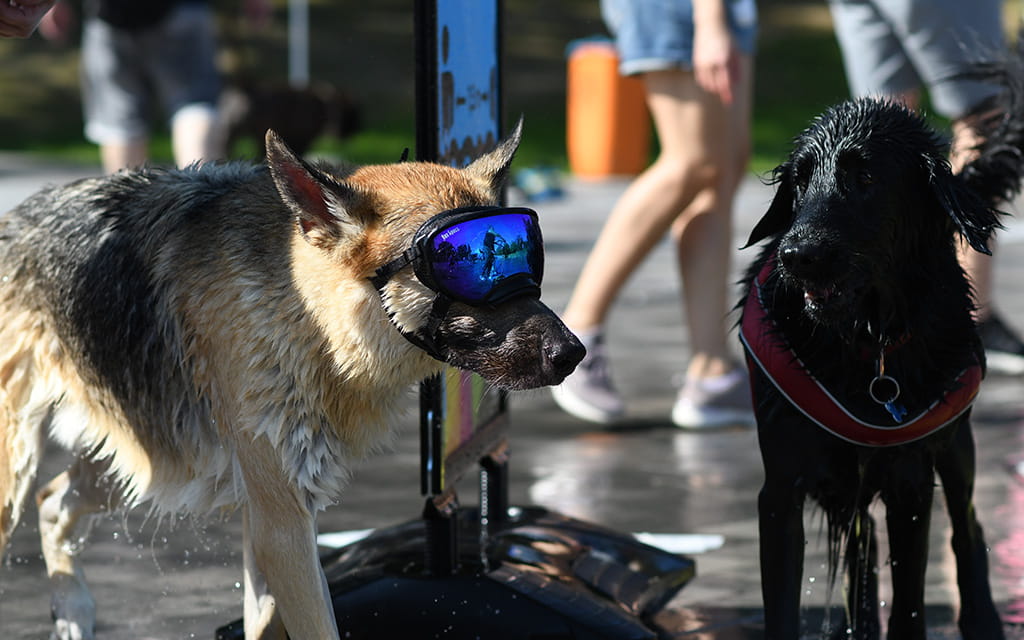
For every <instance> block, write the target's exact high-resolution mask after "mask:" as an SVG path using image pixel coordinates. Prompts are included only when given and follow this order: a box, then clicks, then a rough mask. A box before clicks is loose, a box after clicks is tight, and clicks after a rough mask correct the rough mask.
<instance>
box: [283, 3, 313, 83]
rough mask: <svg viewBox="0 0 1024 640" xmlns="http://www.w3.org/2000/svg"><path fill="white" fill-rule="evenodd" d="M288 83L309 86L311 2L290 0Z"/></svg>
mask: <svg viewBox="0 0 1024 640" xmlns="http://www.w3.org/2000/svg"><path fill="white" fill-rule="evenodd" d="M288 83H289V84H290V85H291V86H292V87H294V88H296V89H302V88H305V87H307V86H309V2H308V0H288Z"/></svg>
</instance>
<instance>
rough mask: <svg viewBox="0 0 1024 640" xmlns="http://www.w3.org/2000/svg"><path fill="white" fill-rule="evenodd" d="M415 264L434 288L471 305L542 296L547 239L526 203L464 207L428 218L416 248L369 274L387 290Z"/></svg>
mask: <svg viewBox="0 0 1024 640" xmlns="http://www.w3.org/2000/svg"><path fill="white" fill-rule="evenodd" d="M408 265H412V268H413V270H414V272H415V273H416V277H417V278H419V280H420V282H422V283H423V284H425V285H426V286H427V287H429V288H430V289H432V290H433V291H435V292H437V293H439V294H442V295H444V296H448V297H449V298H451V299H453V300H458V301H460V302H464V303H466V304H468V305H471V306H487V305H494V304H498V303H500V302H502V301H504V300H508V299H509V298H513V297H516V296H520V295H537V296H539V295H540V283H541V279H542V277H543V275H544V240H543V239H542V238H541V233H540V226H539V225H538V224H537V213H536V212H535V211H533V210H532V209H527V208H525V207H496V206H484V207H464V208H461V209H449V210H447V211H442V212H441V213H439V214H437V215H435V216H433V217H432V218H430V219H429V220H427V221H426V222H425V223H423V225H422V226H421V227H420V228H419V230H418V231H417V232H416V235H415V236H413V240H412V246H411V247H410V248H409V249H407V250H406V251H404V252H403V253H402V255H401V256H399V257H398V258H396V259H395V260H392V261H391V262H389V263H387V264H385V265H384V266H383V267H381V268H380V269H377V272H376V274H375V275H374V276H373V277H371V278H370V280H371V282H373V284H374V286H376V287H377V289H378V290H380V289H382V288H383V287H384V285H385V284H386V283H387V281H388V280H389V279H391V277H392V276H393V275H394V274H395V273H397V272H398V271H399V270H401V269H403V268H405V267H406V266H408Z"/></svg>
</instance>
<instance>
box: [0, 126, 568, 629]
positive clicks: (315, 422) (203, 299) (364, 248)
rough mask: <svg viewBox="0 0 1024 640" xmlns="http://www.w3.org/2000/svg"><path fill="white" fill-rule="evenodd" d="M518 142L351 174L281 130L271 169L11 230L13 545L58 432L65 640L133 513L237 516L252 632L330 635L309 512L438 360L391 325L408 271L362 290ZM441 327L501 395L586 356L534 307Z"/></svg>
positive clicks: (6, 339) (405, 318)
mask: <svg viewBox="0 0 1024 640" xmlns="http://www.w3.org/2000/svg"><path fill="white" fill-rule="evenodd" d="M518 142H519V130H518V129H517V130H516V131H515V132H514V133H513V135H512V136H511V137H510V138H509V139H508V140H506V141H504V142H503V143H502V144H501V145H500V146H499V147H498V148H497V149H496V150H494V151H493V152H491V153H490V154H488V155H486V156H484V157H482V158H480V159H479V160H477V161H476V162H474V163H473V164H471V165H470V166H469V167H467V168H465V169H461V170H460V169H454V168H450V167H445V166H441V165H435V164H427V163H414V162H409V163H400V164H395V165H383V166H367V167H362V168H357V169H348V170H342V169H337V168H331V167H327V166H311V165H309V164H307V163H305V162H304V161H302V160H301V159H299V158H298V157H297V156H295V155H294V154H293V153H292V152H291V151H290V150H289V149H288V148H287V147H286V146H285V145H284V144H283V143H282V142H281V141H280V139H279V138H277V136H276V135H274V134H273V133H272V132H271V133H268V135H267V166H249V165H243V164H224V165H207V166H203V167H200V168H190V169H187V170H184V171H175V170H161V169H142V170H139V171H131V172H121V173H119V174H116V175H114V176H111V177H106V178H98V179H87V180H82V181H79V182H76V183H73V184H71V185H68V186H65V187H55V188H49V189H46V190H44V191H42V192H40V193H38V194H37V195H35V196H33V197H32V198H30V199H29V200H27V201H26V202H25V203H24V204H22V205H20V206H19V207H17V208H16V209H14V210H13V211H12V212H10V213H9V214H7V215H6V216H4V217H2V218H0V276H2V278H0V552H2V551H3V549H4V547H5V546H6V543H7V541H8V540H9V538H10V535H11V532H12V530H13V528H14V527H15V526H16V524H17V522H18V516H19V514H20V512H21V511H22V507H23V503H24V500H25V498H26V496H27V495H28V493H29V492H30V489H31V487H32V484H33V481H34V479H35V475H36V469H37V466H38V464H39V459H40V456H41V455H42V452H43V443H44V440H45V439H46V438H47V436H49V437H50V438H52V439H53V440H55V441H56V442H58V443H60V444H61V445H63V446H64V447H65V448H67V449H69V450H70V451H72V452H73V453H75V454H76V461H75V462H74V463H73V465H72V466H71V468H69V469H68V471H66V472H65V473H63V474H61V475H60V476H58V477H57V478H56V479H54V480H52V481H51V482H50V483H49V484H47V485H46V486H45V487H43V488H42V489H41V490H40V491H39V492H38V494H37V501H38V504H39V513H40V534H41V538H42V545H43V551H44V555H45V558H46V564H47V570H48V573H49V574H50V577H51V581H52V586H53V591H54V594H53V605H54V619H55V624H56V628H55V632H56V637H59V638H62V639H65V638H90V637H92V634H93V624H94V618H95V612H94V609H95V607H94V604H93V601H92V598H91V596H90V595H89V592H88V590H87V588H86V586H85V584H84V581H83V579H82V571H81V569H80V567H79V566H78V564H77V561H76V559H75V558H74V557H73V556H72V555H70V554H69V553H68V551H67V550H68V548H69V546H70V545H69V544H68V541H69V539H70V536H72V535H73V532H74V529H75V525H76V524H77V523H78V521H79V520H80V519H82V518H83V517H84V516H87V515H88V514H91V513H93V512H96V511H102V510H108V509H111V508H115V507H131V506H134V505H136V504H139V503H143V502H150V503H151V504H152V506H153V508H154V509H155V510H157V511H158V512H163V513H168V512H178V511H185V512H190V513H197V514H203V513H206V512H209V511H211V510H214V509H217V508H220V507H225V506H229V507H230V506H236V505H237V506H241V507H242V516H243V525H244V532H245V536H244V538H245V539H244V564H245V602H244V615H245V630H246V637H247V638H269V637H275V638H276V637H284V630H285V629H287V633H288V634H289V636H290V637H291V638H292V639H293V640H303V639H313V638H316V639H318V640H319V639H323V638H337V637H338V630H337V629H336V627H335V623H334V619H333V612H332V610H331V608H330V604H329V601H328V597H327V593H326V588H327V585H326V582H325V580H324V577H323V574H322V571H321V569H320V566H319V563H318V560H317V554H316V546H315V539H314V536H315V514H316V513H317V511H318V510H320V509H322V508H323V507H325V506H326V505H328V504H330V503H331V502H333V501H334V500H336V499H337V497H338V495H339V493H340V491H341V490H342V487H343V485H344V484H345V481H346V476H347V472H348V467H349V464H350V461H351V460H353V459H356V458H358V457H360V456H364V455H366V454H367V453H369V452H371V451H373V450H374V449H376V448H378V447H380V446H381V445H382V444H385V443H386V442H387V439H388V430H389V426H390V425H391V423H392V417H393V415H394V414H395V412H396V411H397V410H398V408H399V406H400V405H401V403H400V400H401V399H402V397H403V395H404V394H405V393H406V391H407V389H408V386H409V385H410V383H413V382H415V381H417V380H420V379H422V378H424V377H426V376H428V375H430V374H432V373H434V372H436V371H437V370H438V368H439V367H440V366H441V363H440V362H438V361H437V360H435V359H433V358H431V357H430V356H428V355H426V354H425V353H424V352H422V351H420V350H419V349H417V348H416V347H414V346H413V345H412V344H411V343H409V342H408V341H407V340H406V339H405V338H404V337H402V335H401V334H400V333H399V331H398V330H397V329H396V327H395V326H394V325H393V324H392V322H391V321H389V314H391V316H392V317H393V320H394V322H395V323H396V324H398V325H399V326H401V327H402V328H403V330H406V331H412V332H415V331H416V330H417V328H419V327H421V326H422V325H423V323H424V322H425V319H426V317H427V315H428V312H429V309H430V305H431V301H432V299H433V295H434V294H433V292H432V291H430V290H429V289H427V288H426V287H425V286H424V285H423V284H421V283H420V282H419V281H418V280H417V279H416V277H415V275H414V274H413V273H412V269H408V268H407V269H405V270H403V271H402V272H400V273H399V274H398V275H396V276H395V277H394V278H393V279H392V280H391V281H390V282H389V283H388V285H387V286H386V287H385V289H384V291H383V295H378V292H377V291H376V290H375V288H374V287H373V285H372V284H371V283H370V282H369V281H368V280H367V278H368V277H369V276H371V275H373V273H374V271H375V270H376V269H377V268H378V267H379V266H381V265H383V264H385V263H387V262H388V261H390V260H392V259H394V258H395V257H396V256H397V255H399V254H400V253H401V252H402V251H403V250H404V249H406V248H407V247H408V245H409V243H410V240H411V237H412V235H413V234H414V233H415V231H416V230H417V228H418V227H419V226H420V225H421V224H422V223H423V222H424V221H425V220H426V219H427V218H429V217H430V216H432V215H434V214H436V213H438V212H440V211H442V210H444V209H448V208H454V207H460V206H468V205H480V204H489V203H494V202H495V200H496V198H497V193H498V191H499V189H500V187H501V184H502V183H503V181H504V180H505V179H506V177H507V173H508V167H509V163H510V162H511V159H512V155H513V154H514V153H515V149H516V147H517V146H518ZM382 298H383V300H382ZM440 330H441V332H442V337H443V338H444V343H445V344H447V345H448V347H447V350H446V353H444V354H443V355H444V358H445V360H446V361H447V362H448V363H450V364H452V365H454V366H457V367H461V368H465V369H469V370H472V371H475V372H477V373H479V374H481V375H482V376H483V377H484V378H486V379H488V380H489V381H491V382H492V383H494V384H496V385H497V386H500V387H504V388H507V389H521V388H532V387H538V386H542V385H548V384H556V383H558V382H560V381H561V380H562V379H563V378H564V377H565V376H566V375H567V374H568V373H570V372H571V371H572V369H573V368H574V367H575V365H576V364H577V363H578V361H579V360H580V358H581V357H582V353H583V349H582V346H581V345H580V343H579V342H578V341H577V340H576V338H575V337H574V336H573V335H572V334H571V333H570V332H569V331H568V330H567V329H566V328H565V326H564V325H563V324H562V323H561V322H560V321H559V320H558V318H557V317H556V316H555V315H554V314H553V313H552V312H551V311H550V310H549V309H548V308H547V307H545V306H544V305H543V304H542V303H541V302H540V301H539V300H536V299H534V298H530V297H526V298H519V299H514V300H512V301H510V302H507V303H504V304H503V305H499V306H498V307H495V308H475V307H469V306H466V305H463V304H460V303H455V304H454V305H453V306H452V308H451V310H450V311H449V313H448V315H447V317H446V318H445V320H444V322H443V323H442V326H441V329H440ZM41 614H42V612H41Z"/></svg>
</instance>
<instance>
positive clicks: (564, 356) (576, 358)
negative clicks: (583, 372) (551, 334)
mask: <svg viewBox="0 0 1024 640" xmlns="http://www.w3.org/2000/svg"><path fill="white" fill-rule="evenodd" d="M586 354H587V349H586V347H584V346H583V344H582V343H581V342H580V341H579V340H578V339H577V338H576V336H571V335H570V336H569V337H568V338H566V337H563V336H558V337H557V338H554V339H549V340H545V343H544V355H545V356H546V357H547V360H548V362H550V363H551V368H552V369H553V370H554V372H555V373H556V374H558V375H559V376H567V375H569V374H570V373H572V372H573V371H575V370H576V365H578V364H579V363H580V362H581V361H582V360H583V356H585V355H586Z"/></svg>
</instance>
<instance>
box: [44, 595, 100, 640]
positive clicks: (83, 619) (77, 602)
mask: <svg viewBox="0 0 1024 640" xmlns="http://www.w3.org/2000/svg"><path fill="white" fill-rule="evenodd" d="M50 612H51V614H52V615H53V631H51V632H50V640H93V638H95V633H94V627H95V626H96V603H95V601H94V600H93V599H92V595H90V594H89V592H88V591H85V590H82V591H78V592H77V593H75V594H74V595H73V596H72V595H70V594H67V593H64V594H61V595H60V596H58V595H57V594H54V597H53V600H52V602H51V604H50Z"/></svg>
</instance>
